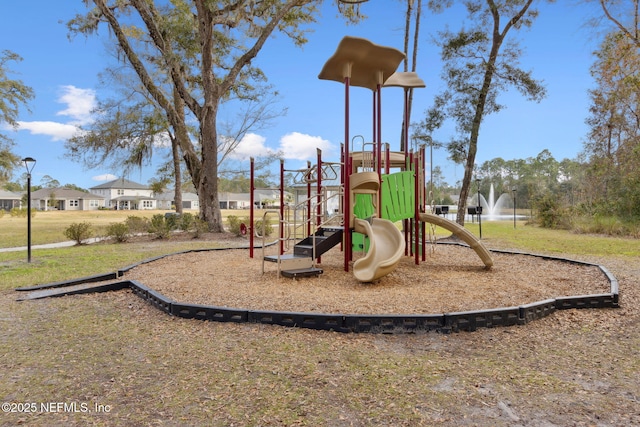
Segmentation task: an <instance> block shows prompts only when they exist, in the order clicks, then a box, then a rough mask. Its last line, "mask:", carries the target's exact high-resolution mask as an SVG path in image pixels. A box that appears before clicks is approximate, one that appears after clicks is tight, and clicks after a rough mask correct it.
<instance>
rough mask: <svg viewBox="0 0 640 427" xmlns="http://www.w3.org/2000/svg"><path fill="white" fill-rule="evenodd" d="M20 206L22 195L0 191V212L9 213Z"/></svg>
mask: <svg viewBox="0 0 640 427" xmlns="http://www.w3.org/2000/svg"><path fill="white" fill-rule="evenodd" d="M21 205H22V194H20V193H16V192H13V191H6V190H0V210H5V211H10V210H11V209H13V208H19V207H21Z"/></svg>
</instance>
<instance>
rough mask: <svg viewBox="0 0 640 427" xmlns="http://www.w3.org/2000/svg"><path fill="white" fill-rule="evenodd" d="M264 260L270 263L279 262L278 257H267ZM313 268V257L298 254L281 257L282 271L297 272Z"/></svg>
mask: <svg viewBox="0 0 640 427" xmlns="http://www.w3.org/2000/svg"><path fill="white" fill-rule="evenodd" d="M264 260H265V261H268V262H278V255H266V256H265V257H264ZM311 267H313V259H311V257H308V256H301V255H296V254H284V255H280V269H281V270H297V269H301V268H311Z"/></svg>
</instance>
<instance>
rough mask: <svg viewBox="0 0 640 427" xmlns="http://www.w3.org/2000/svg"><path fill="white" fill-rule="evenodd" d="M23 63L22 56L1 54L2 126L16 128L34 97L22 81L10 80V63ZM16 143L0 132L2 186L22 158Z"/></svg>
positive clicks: (0, 116) (9, 52)
mask: <svg viewBox="0 0 640 427" xmlns="http://www.w3.org/2000/svg"><path fill="white" fill-rule="evenodd" d="M19 61H22V58H21V57H20V55H18V54H16V53H13V52H11V51H8V50H4V51H2V53H1V54H0V124H3V123H6V124H8V125H9V126H12V127H16V126H17V120H18V114H19V112H20V108H21V107H27V105H28V103H29V101H31V100H32V99H33V97H34V93H33V89H31V88H30V87H29V86H26V85H25V84H24V83H23V82H22V81H21V80H14V79H11V78H9V74H11V72H12V71H11V69H10V68H9V67H8V63H9V62H19ZM13 145H14V142H13V140H12V139H11V138H9V137H8V136H7V135H5V134H4V133H2V132H0V185H3V184H4V183H6V182H7V181H8V180H9V179H10V178H11V175H13V170H14V168H15V167H16V166H17V164H18V162H19V161H20V157H19V156H17V155H16V154H14V153H13V151H12V149H13Z"/></svg>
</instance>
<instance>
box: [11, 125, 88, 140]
mask: <svg viewBox="0 0 640 427" xmlns="http://www.w3.org/2000/svg"><path fill="white" fill-rule="evenodd" d="M18 126H19V129H20V130H28V131H29V132H31V133H32V134H33V135H48V136H50V137H51V139H53V140H54V141H61V140H65V139H69V138H71V137H72V136H74V135H75V134H76V133H77V132H78V131H79V129H78V128H77V127H76V126H75V125H72V124H64V123H58V122H48V121H47V122H37V121H36V122H18Z"/></svg>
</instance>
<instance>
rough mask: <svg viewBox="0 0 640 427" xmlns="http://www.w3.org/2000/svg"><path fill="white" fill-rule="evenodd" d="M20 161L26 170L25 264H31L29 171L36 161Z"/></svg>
mask: <svg viewBox="0 0 640 427" xmlns="http://www.w3.org/2000/svg"><path fill="white" fill-rule="evenodd" d="M22 161H23V162H24V167H25V168H26V169H27V262H31V171H33V168H34V167H35V165H36V159H34V158H33V157H25V158H24V159H22Z"/></svg>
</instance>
